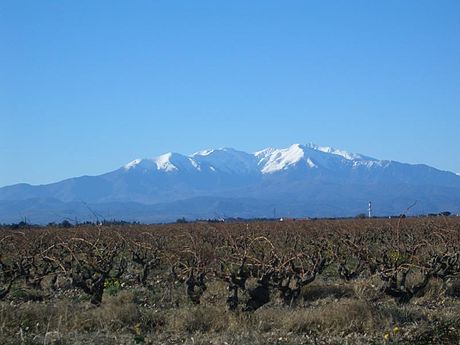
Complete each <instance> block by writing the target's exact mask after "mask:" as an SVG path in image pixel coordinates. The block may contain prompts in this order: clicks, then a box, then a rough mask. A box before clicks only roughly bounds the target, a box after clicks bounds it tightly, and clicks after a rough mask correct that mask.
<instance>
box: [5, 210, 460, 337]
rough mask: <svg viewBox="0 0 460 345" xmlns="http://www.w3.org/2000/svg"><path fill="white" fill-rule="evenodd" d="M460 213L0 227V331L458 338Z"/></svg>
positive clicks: (76, 334)
mask: <svg viewBox="0 0 460 345" xmlns="http://www.w3.org/2000/svg"><path fill="white" fill-rule="evenodd" d="M459 274H460V219H459V218H455V217H451V218H444V217H436V218H419V219H415V218H414V219H409V218H407V219H392V220H389V219H388V220H381V219H380V220H377V219H375V220H366V219H361V220H340V221H339V220H337V221H332V220H331V221H324V220H316V221H314V220H309V221H289V222H282V223H281V222H254V223H247V224H246V223H234V224H222V223H195V224H174V225H158V226H142V225H124V226H79V227H74V228H70V229H63V228H56V227H48V228H39V229H35V228H31V229H27V228H25V229H14V230H13V229H8V228H2V229H0V343H1V344H95V343H97V344H238V345H245V344H280V345H281V344H283V345H284V344H459V343H460V328H459V327H460V278H459Z"/></svg>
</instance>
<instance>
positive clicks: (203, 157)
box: [191, 148, 257, 174]
mask: <svg viewBox="0 0 460 345" xmlns="http://www.w3.org/2000/svg"><path fill="white" fill-rule="evenodd" d="M191 158H192V159H193V160H195V161H196V162H197V163H198V164H200V165H202V166H207V167H209V169H211V170H212V171H221V172H225V173H230V174H233V173H236V174H242V173H249V174H253V173H255V172H257V164H256V161H255V159H254V155H251V154H249V153H246V152H243V151H238V150H235V149H232V148H221V149H216V150H204V151H200V152H197V153H194V154H193V155H192V156H191Z"/></svg>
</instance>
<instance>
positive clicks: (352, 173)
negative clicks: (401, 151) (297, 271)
mask: <svg viewBox="0 0 460 345" xmlns="http://www.w3.org/2000/svg"><path fill="white" fill-rule="evenodd" d="M369 200H372V201H373V202H374V205H375V209H376V213H379V214H382V215H385V214H399V213H401V212H402V211H403V210H404V209H405V208H406V207H407V206H408V205H409V204H412V203H413V202H414V201H417V209H415V211H414V212H417V213H425V212H438V211H443V210H449V211H452V212H456V213H458V212H459V211H460V176H458V174H454V173H451V172H447V171H441V170H438V169H435V168H431V167H429V166H426V165H410V164H404V163H399V162H395V161H389V160H378V159H375V158H372V157H369V156H365V155H361V154H355V153H350V152H347V151H343V150H338V149H334V148H331V147H323V146H318V145H314V144H307V145H301V144H294V145H291V146H290V147H288V148H282V149H276V148H266V149H264V150H261V151H257V152H255V153H246V152H242V151H237V150H234V149H231V148H221V149H210V150H204V151H199V152H196V153H194V154H192V155H182V154H179V153H171V152H170V153H166V154H163V155H161V156H158V157H154V158H144V159H136V160H133V161H132V162H130V163H127V164H126V165H124V166H122V167H120V168H119V169H117V170H114V171H112V172H109V173H106V174H103V175H99V176H82V177H77V178H71V179H67V180H64V181H61V182H57V183H53V184H49V185H41V186H31V185H27V184H18V185H13V186H7V187H3V188H0V222H2V221H3V222H7V221H15V220H17V219H18V217H19V218H20V217H23V216H27V215H29V217H32V220H33V218H34V217H36V219H37V220H36V221H40V222H43V221H44V222H46V221H54V220H57V219H56V217H59V216H62V217H64V216H65V217H69V216H71V215H74V216H76V217H78V218H80V219H81V218H83V219H84V218H90V217H92V213H88V210H87V207H86V206H85V207H84V208H82V206H81V205H87V204H90V205H92V206H91V207H92V208H95V209H98V210H99V213H101V214H103V215H105V216H106V217H111V218H118V219H121V218H123V219H129V220H140V221H167V220H174V217H181V216H188V217H190V218H199V217H202V218H209V217H210V218H213V217H215V216H216V215H219V216H229V217H230V216H232V217H237V216H244V217H269V216H271V215H272V212H273V208H277V210H278V213H279V214H283V212H284V214H285V215H286V216H292V217H306V216H331V217H332V216H353V215H355V214H356V213H361V212H363V210H365V208H366V205H367V202H368V201H369Z"/></svg>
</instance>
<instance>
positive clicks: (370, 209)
mask: <svg viewBox="0 0 460 345" xmlns="http://www.w3.org/2000/svg"><path fill="white" fill-rule="evenodd" d="M369 218H372V201H369Z"/></svg>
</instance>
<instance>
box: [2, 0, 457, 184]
mask: <svg viewBox="0 0 460 345" xmlns="http://www.w3.org/2000/svg"><path fill="white" fill-rule="evenodd" d="M459 37H460V1H457V0H452V1H447V0H446V1H423V0H413V1H410V0H406V1H392V0H386V1H364V0H363V1H349V0H347V1H345V0H342V1H339V0H337V1H269V0H260V1H236V0H233V1H217V0H213V1H185V0H184V1H179V0H178V1H171V0H165V1H154V0H149V1H141V0H134V1H93V0H79V1H70V0H62V1H51V0H48V1H46V0H45V1H36V0H31V1H22V0H15V1H13V0H6V1H2V2H1V3H0V44H1V54H0V120H1V121H0V160H1V162H2V163H1V166H0V168H1V169H0V185H8V184H13V183H19V182H27V183H33V184H38V183H48V182H52V181H57V180H60V179H63V178H66V177H72V176H79V175H84V174H88V175H94V174H99V173H103V172H107V171H110V170H113V169H116V168H118V167H119V166H121V165H123V164H125V163H127V162H129V161H131V160H132V159H135V158H138V157H152V156H156V155H159V154H161V153H164V152H167V151H175V152H181V153H185V154H190V153H193V152H194V151H197V150H200V149H204V148H208V147H234V148H237V149H241V150H246V151H256V150H259V149H262V148H265V147H268V146H274V147H285V146H288V145H290V144H293V143H307V142H314V143H317V144H320V145H328V146H334V147H338V148H342V149H346V150H349V151H353V152H360V153H363V154H367V155H371V156H374V157H377V158H382V159H393V160H399V161H404V162H409V163H426V164H429V165H432V166H435V167H437V168H440V169H445V170H451V171H455V172H460V155H459V154H458V151H459V149H460V82H459V80H460V40H459Z"/></svg>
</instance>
